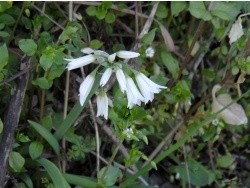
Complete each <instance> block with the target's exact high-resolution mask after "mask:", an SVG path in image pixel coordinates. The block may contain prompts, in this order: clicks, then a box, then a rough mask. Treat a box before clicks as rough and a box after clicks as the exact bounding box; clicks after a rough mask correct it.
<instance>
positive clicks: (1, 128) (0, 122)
mask: <svg viewBox="0 0 250 188" xmlns="http://www.w3.org/2000/svg"><path fill="white" fill-rule="evenodd" d="M2 132H3V122H2V119H1V118H0V134H1V133H2Z"/></svg>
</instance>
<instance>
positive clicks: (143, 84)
mask: <svg viewBox="0 0 250 188" xmlns="http://www.w3.org/2000/svg"><path fill="white" fill-rule="evenodd" d="M135 79H136V82H137V84H138V87H139V89H140V92H141V93H142V95H143V96H144V98H145V102H146V103H147V102H148V101H152V100H153V99H154V93H159V92H160V91H161V89H166V88H167V87H165V86H161V85H158V84H156V83H154V82H153V81H151V80H150V79H149V78H148V77H147V76H145V75H144V74H143V73H137V74H136V76H135Z"/></svg>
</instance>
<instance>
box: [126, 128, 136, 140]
mask: <svg viewBox="0 0 250 188" xmlns="http://www.w3.org/2000/svg"><path fill="white" fill-rule="evenodd" d="M123 134H125V135H126V137H127V138H128V139H130V138H131V136H132V135H133V134H134V132H133V129H132V128H127V129H125V130H124V131H123Z"/></svg>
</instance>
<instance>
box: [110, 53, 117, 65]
mask: <svg viewBox="0 0 250 188" xmlns="http://www.w3.org/2000/svg"><path fill="white" fill-rule="evenodd" d="M115 56H116V53H114V54H111V55H109V56H108V61H109V62H110V63H113V61H114V60H115Z"/></svg>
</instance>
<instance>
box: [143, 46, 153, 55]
mask: <svg viewBox="0 0 250 188" xmlns="http://www.w3.org/2000/svg"><path fill="white" fill-rule="evenodd" d="M145 52H146V56H147V57H153V56H154V54H155V50H154V48H152V47H151V46H149V47H148V48H147V49H146V51H145Z"/></svg>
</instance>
